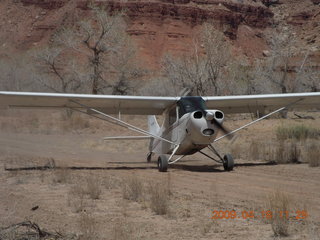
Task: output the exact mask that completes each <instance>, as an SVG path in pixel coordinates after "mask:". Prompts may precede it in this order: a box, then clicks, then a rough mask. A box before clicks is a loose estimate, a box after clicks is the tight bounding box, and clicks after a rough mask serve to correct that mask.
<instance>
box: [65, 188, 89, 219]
mask: <svg viewBox="0 0 320 240" xmlns="http://www.w3.org/2000/svg"><path fill="white" fill-rule="evenodd" d="M84 197H85V191H84V189H83V188H82V187H81V185H79V184H76V185H74V186H72V188H71V189H70V191H69V193H68V206H69V207H71V209H72V212H75V213H79V212H82V211H84V210H85V198H84Z"/></svg>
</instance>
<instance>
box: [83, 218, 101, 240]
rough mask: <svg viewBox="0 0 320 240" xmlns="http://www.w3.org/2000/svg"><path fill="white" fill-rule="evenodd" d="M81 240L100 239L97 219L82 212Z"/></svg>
mask: <svg viewBox="0 0 320 240" xmlns="http://www.w3.org/2000/svg"><path fill="white" fill-rule="evenodd" d="M78 224H79V230H80V233H81V235H80V238H79V239H80V240H96V239H98V237H99V234H98V227H97V222H96V219H95V218H94V217H93V216H92V215H91V214H89V213H85V212H82V213H81V215H80V218H79V222H78Z"/></svg>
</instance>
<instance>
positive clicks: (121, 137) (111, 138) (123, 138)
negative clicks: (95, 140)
mask: <svg viewBox="0 0 320 240" xmlns="http://www.w3.org/2000/svg"><path fill="white" fill-rule="evenodd" d="M151 138H152V137H149V136H117V137H105V138H103V140H145V139H151Z"/></svg>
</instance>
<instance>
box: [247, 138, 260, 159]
mask: <svg viewBox="0 0 320 240" xmlns="http://www.w3.org/2000/svg"><path fill="white" fill-rule="evenodd" d="M261 149H262V148H261V144H259V143H258V142H257V141H252V142H251V144H250V147H249V159H250V160H257V159H259V158H260V151H261Z"/></svg>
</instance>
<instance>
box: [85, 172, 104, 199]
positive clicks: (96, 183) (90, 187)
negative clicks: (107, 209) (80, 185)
mask: <svg viewBox="0 0 320 240" xmlns="http://www.w3.org/2000/svg"><path fill="white" fill-rule="evenodd" d="M101 193H102V190H101V180H100V178H98V177H94V176H90V177H88V178H87V179H86V194H88V195H89V197H90V198H91V199H99V198H100V195H101Z"/></svg>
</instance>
